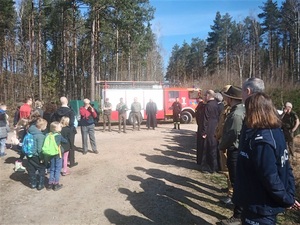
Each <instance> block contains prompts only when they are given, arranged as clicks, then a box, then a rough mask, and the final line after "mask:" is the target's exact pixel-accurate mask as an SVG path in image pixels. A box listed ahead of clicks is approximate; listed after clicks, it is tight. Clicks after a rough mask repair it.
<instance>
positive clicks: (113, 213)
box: [0, 123, 300, 225]
mask: <svg viewBox="0 0 300 225" xmlns="http://www.w3.org/2000/svg"><path fill="white" fill-rule="evenodd" d="M131 128H132V127H131V126H127V133H126V134H125V133H118V132H117V126H116V125H114V126H113V131H112V132H104V133H103V132H102V126H101V127H100V126H98V127H96V139H97V145H98V151H99V154H94V153H92V152H88V154H86V155H83V154H82V153H81V151H82V149H81V133H80V129H78V133H77V135H76V141H75V144H76V146H77V147H78V150H77V151H76V161H77V162H78V163H79V164H78V166H76V167H73V168H71V169H70V170H71V174H70V175H68V176H64V177H61V183H62V184H63V188H62V189H61V190H59V191H56V192H55V191H52V190H51V191H47V190H46V189H43V190H41V191H37V190H33V189H30V187H29V183H28V175H27V173H19V172H14V171H13V167H14V162H15V160H16V159H17V157H18V154H17V152H16V151H14V150H12V149H7V151H6V152H7V156H5V157H4V158H1V159H0V171H1V173H0V193H1V194H0V196H1V197H0V212H1V213H0V224H1V225H17V224H22V225H27V224H42V225H44V224H55V225H60V224H61V225H69V224H70V225H71V224H97V225H108V224H116V225H195V224H197V225H210V224H216V223H217V222H218V221H219V220H221V219H224V218H227V217H230V216H231V215H232V206H225V205H224V204H222V203H220V199H221V198H223V197H225V195H226V194H225V193H222V192H221V188H225V187H226V181H225V178H224V176H223V175H221V174H218V173H216V174H203V173H201V172H199V168H198V166H197V164H196V163H195V162H196V133H195V131H196V129H197V126H196V124H182V125H181V130H173V129H172V128H173V124H172V123H162V124H158V127H157V128H156V129H155V130H147V129H146V128H145V125H144V124H143V125H142V127H141V131H132V129H131ZM10 135H11V134H10ZM297 141H298V144H297V148H298V149H297V150H298V154H297V156H298V162H299V163H298V164H297V165H295V172H296V173H295V175H296V176H297V182H298V187H297V189H298V192H299V189H300V186H299V182H300V169H299V164H300V158H299V155H300V137H299V138H297ZM8 143H10V138H9V139H8ZM24 164H25V165H26V160H24ZM296 168H297V169H296ZM298 197H300V196H298ZM284 218H288V219H289V220H291V221H292V220H293V221H294V222H295V224H296V223H298V224H299V223H300V221H296V219H295V216H294V214H291V213H288V214H285V215H284V216H281V219H284ZM282 224H292V223H288V222H284V223H282Z"/></svg>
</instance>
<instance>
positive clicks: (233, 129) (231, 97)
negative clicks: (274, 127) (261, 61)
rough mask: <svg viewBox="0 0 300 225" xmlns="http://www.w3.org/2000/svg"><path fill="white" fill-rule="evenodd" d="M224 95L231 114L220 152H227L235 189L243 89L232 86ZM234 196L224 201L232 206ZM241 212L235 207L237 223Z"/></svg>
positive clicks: (225, 125) (241, 123) (222, 138)
mask: <svg viewBox="0 0 300 225" xmlns="http://www.w3.org/2000/svg"><path fill="white" fill-rule="evenodd" d="M222 94H223V96H224V97H225V98H226V102H227V104H228V105H229V106H230V113H229V114H228V115H227V117H226V120H225V123H224V127H223V134H222V136H221V140H220V143H219V150H220V151H223V152H225V151H227V168H228V173H229V180H230V182H231V186H232V187H234V182H235V179H236V165H237V158H238V154H239V150H238V147H239V136H240V132H241V129H242V125H243V120H244V117H245V107H244V105H243V103H242V89H241V88H239V87H236V86H230V88H229V89H228V90H227V91H225V92H223V93H222ZM232 194H233V192H231V193H228V197H227V199H224V200H223V202H225V203H226V204H229V203H231V204H232V201H231V197H232ZM241 211H242V209H241V208H240V207H238V206H235V208H234V215H233V218H235V219H236V220H237V221H238V220H240V216H241Z"/></svg>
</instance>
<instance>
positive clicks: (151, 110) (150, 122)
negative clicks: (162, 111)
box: [146, 99, 157, 130]
mask: <svg viewBox="0 0 300 225" xmlns="http://www.w3.org/2000/svg"><path fill="white" fill-rule="evenodd" d="M156 113H157V106H156V103H155V102H153V100H152V99H150V100H149V102H148V103H147V105H146V114H147V129H148V130H149V129H150V127H152V128H153V130H155V127H156Z"/></svg>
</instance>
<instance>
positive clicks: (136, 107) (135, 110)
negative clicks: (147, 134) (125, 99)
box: [131, 97, 142, 130]
mask: <svg viewBox="0 0 300 225" xmlns="http://www.w3.org/2000/svg"><path fill="white" fill-rule="evenodd" d="M141 110H142V106H141V103H139V102H138V99H137V97H135V98H134V101H133V103H132V104H131V115H132V118H133V121H132V122H133V129H132V130H135V124H136V123H137V125H138V130H140V126H141V120H142V118H141Z"/></svg>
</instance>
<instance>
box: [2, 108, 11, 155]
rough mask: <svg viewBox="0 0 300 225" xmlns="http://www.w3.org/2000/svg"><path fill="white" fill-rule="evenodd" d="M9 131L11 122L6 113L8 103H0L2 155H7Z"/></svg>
mask: <svg viewBox="0 0 300 225" xmlns="http://www.w3.org/2000/svg"><path fill="white" fill-rule="evenodd" d="M8 132H9V124H8V121H7V115H6V105H0V157H4V156H6V153H5V148H6V139H7V134H8Z"/></svg>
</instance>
